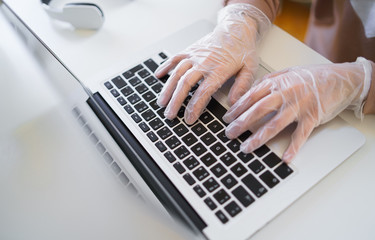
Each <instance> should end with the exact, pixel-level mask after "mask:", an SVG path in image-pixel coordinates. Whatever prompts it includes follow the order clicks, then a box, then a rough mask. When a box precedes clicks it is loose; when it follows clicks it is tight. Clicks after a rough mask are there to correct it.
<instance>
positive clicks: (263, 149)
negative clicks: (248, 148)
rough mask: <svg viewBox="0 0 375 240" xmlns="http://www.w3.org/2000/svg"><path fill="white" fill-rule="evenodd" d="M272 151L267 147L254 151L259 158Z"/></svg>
mask: <svg viewBox="0 0 375 240" xmlns="http://www.w3.org/2000/svg"><path fill="white" fill-rule="evenodd" d="M269 151H270V149H269V148H268V147H267V146H266V145H263V146H261V147H260V148H258V149H256V150H255V151H254V153H255V154H256V155H257V156H258V157H262V156H263V155H265V154H266V153H268V152H269Z"/></svg>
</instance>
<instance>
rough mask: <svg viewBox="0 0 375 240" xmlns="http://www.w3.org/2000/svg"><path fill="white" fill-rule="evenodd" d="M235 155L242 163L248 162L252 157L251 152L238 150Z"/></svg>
mask: <svg viewBox="0 0 375 240" xmlns="http://www.w3.org/2000/svg"><path fill="white" fill-rule="evenodd" d="M237 157H238V158H239V159H241V160H242V162H244V163H248V162H249V161H250V160H251V159H253V158H254V155H253V154H252V153H244V152H239V153H238V154H237Z"/></svg>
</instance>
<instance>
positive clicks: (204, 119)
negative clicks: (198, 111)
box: [199, 111, 214, 124]
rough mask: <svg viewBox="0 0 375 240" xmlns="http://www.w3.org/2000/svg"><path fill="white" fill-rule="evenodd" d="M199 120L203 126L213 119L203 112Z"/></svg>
mask: <svg viewBox="0 0 375 240" xmlns="http://www.w3.org/2000/svg"><path fill="white" fill-rule="evenodd" d="M199 119H200V120H201V121H202V122H203V123H204V124H207V123H209V122H211V121H212V120H214V117H213V116H212V114H211V113H209V112H207V111H205V112H204V113H202V115H201V116H200V117H199Z"/></svg>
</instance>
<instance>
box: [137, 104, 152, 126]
mask: <svg viewBox="0 0 375 240" xmlns="http://www.w3.org/2000/svg"><path fill="white" fill-rule="evenodd" d="M134 107H136V106H134ZM141 116H142V117H143V119H144V120H145V121H146V122H148V121H150V120H151V119H153V118H154V117H156V114H155V113H154V112H153V111H151V110H150V109H148V110H147V111H145V112H143V113H142V114H141Z"/></svg>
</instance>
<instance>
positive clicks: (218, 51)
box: [155, 4, 269, 124]
mask: <svg viewBox="0 0 375 240" xmlns="http://www.w3.org/2000/svg"><path fill="white" fill-rule="evenodd" d="M257 11H258V12H257ZM251 16H254V17H257V18H261V17H262V16H263V18H265V19H266V20H268V19H267V18H266V17H265V16H264V15H262V13H259V10H257V9H255V8H253V7H252V6H251V5H249V4H231V5H229V6H227V7H225V8H223V9H222V10H221V12H220V13H219V21H218V25H217V26H216V28H215V29H214V31H213V32H212V33H210V34H208V35H207V36H205V37H203V38H202V39H200V40H199V41H197V42H196V43H194V44H193V45H192V46H190V47H188V48H187V49H186V50H184V51H183V52H181V53H179V54H177V55H176V56H174V57H172V58H171V59H169V60H167V61H166V62H165V63H164V64H163V65H161V66H160V67H159V69H157V71H156V72H155V74H156V76H157V77H159V78H160V77H162V76H164V75H166V74H167V73H168V72H169V71H170V70H172V69H173V68H174V70H173V72H172V74H171V76H170V77H169V79H168V81H167V83H166V84H165V86H164V88H163V90H162V91H161V94H160V96H159V99H158V104H159V106H161V107H165V106H166V109H165V112H164V114H165V117H166V118H168V119H173V118H175V117H176V115H177V113H178V110H179V109H180V107H181V105H182V103H183V101H184V100H185V98H186V97H187V96H188V94H189V91H190V90H191V88H192V87H193V86H194V85H195V84H196V83H198V82H199V81H200V80H201V79H203V80H202V81H201V82H200V86H199V87H198V89H197V90H196V91H195V93H194V94H193V96H192V98H191V100H190V101H189V104H188V105H187V107H186V110H185V116H184V117H185V121H186V123H187V124H193V123H194V122H195V121H196V120H197V119H198V117H199V116H200V114H201V113H202V112H203V110H204V108H205V107H206V106H207V104H208V102H209V101H210V99H211V96H212V94H214V93H215V92H216V91H217V90H218V89H219V88H220V87H221V86H222V84H223V83H224V82H225V81H226V80H227V79H229V78H230V77H231V76H233V75H236V79H235V82H234V84H233V86H232V88H231V90H230V92H229V96H228V99H229V101H230V104H231V105H232V104H233V103H234V102H235V101H236V100H238V99H239V98H240V97H241V96H242V95H243V94H244V93H245V92H246V91H247V90H248V89H249V88H250V87H251V85H252V83H253V79H254V78H253V74H254V73H255V72H256V70H257V67H258V60H257V53H256V51H255V49H256V41H257V39H258V38H259V36H258V35H259V33H258V30H259V29H260V28H259V26H258V25H259V24H258V23H257V21H258V22H259V20H254V18H253V17H251ZM265 19H262V21H265V22H266V20H265ZM268 22H269V20H268ZM263 29H264V28H263Z"/></svg>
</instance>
